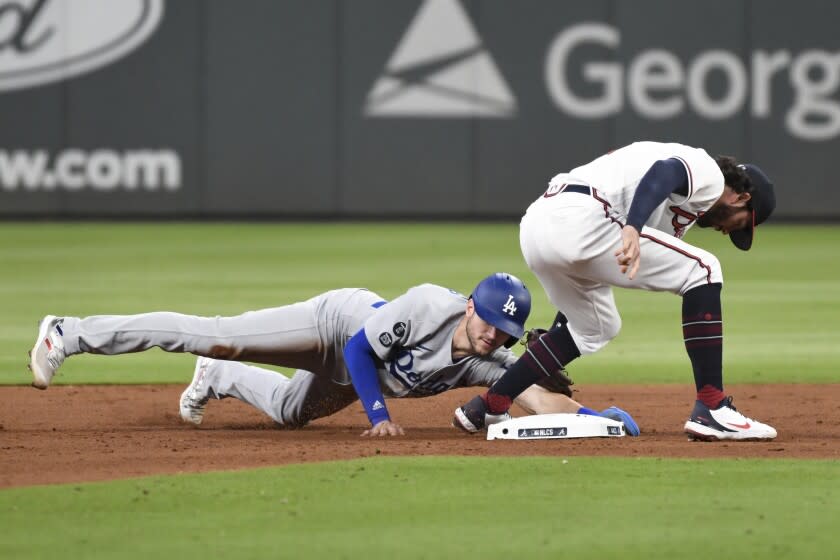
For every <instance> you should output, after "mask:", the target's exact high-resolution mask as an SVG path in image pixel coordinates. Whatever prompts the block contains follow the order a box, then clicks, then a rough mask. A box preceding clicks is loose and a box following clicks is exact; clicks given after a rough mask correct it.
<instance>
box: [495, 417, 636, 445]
mask: <svg viewBox="0 0 840 560" xmlns="http://www.w3.org/2000/svg"><path fill="white" fill-rule="evenodd" d="M624 435H625V432H624V424H623V423H621V422H616V421H615V420H610V419H609V418H603V417H601V416H590V415H588V414H535V415H533V416H522V417H520V418H513V419H511V420H507V421H505V422H499V423H498V424H493V425H492V426H487V439H488V440H490V439H571V438H587V437H624Z"/></svg>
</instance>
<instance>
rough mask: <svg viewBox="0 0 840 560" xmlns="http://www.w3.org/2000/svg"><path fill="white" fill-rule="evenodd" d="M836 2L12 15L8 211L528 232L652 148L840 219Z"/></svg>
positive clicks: (169, 8)
mask: <svg viewBox="0 0 840 560" xmlns="http://www.w3.org/2000/svg"><path fill="white" fill-rule="evenodd" d="M837 21H840V3H836V2H832V1H830V0H823V1H819V0H799V1H797V2H788V1H785V0H752V1H750V0H703V1H688V0H686V1H681V2H673V1H671V0H625V1H618V0H613V1H608V0H587V1H586V2H558V1H554V0H543V1H539V0H530V1H528V2H514V1H511V0H330V1H327V0H287V1H274V0H263V1H259V0H249V1H248V2H236V1H233V0H177V1H175V0H169V1H164V0H86V1H85V2H81V1H79V0H0V216H3V217H6V218H14V217H19V216H49V217H61V216H112V215H131V216H138V217H143V216H149V217H151V216H162V217H240V216H266V217H269V216H278V217H281V216H289V217H382V218H396V217H406V216H408V217H418V218H425V217H475V218H483V217H510V218H514V217H517V216H519V215H520V214H521V213H522V211H523V209H524V208H525V207H526V206H527V204H528V203H529V202H530V201H531V200H532V199H533V198H534V197H536V196H537V195H538V194H539V193H540V192H542V190H543V189H544V187H545V184H546V182H547V180H548V179H549V178H550V177H551V176H552V175H553V174H555V173H556V172H559V171H561V170H566V169H569V168H571V167H572V166H574V165H577V164H579V163H583V162H585V161H588V160H590V159H592V158H594V157H596V156H597V155H599V154H601V153H603V152H605V151H607V150H609V149H612V148H615V147H617V146H621V145H623V144H625V143H629V142H631V141H633V140H637V139H657V140H676V141H681V142H684V143H688V144H694V145H699V146H703V147H706V148H707V150H708V151H709V152H710V153H713V154H717V153H729V154H734V155H737V156H739V157H740V158H741V159H743V160H748V161H755V162H756V163H758V164H760V165H761V166H762V167H764V168H765V170H766V171H767V172H768V174H769V175H770V176H771V177H772V178H773V179H774V181H775V182H776V183H777V189H778V198H779V209H778V215H779V216H781V217H786V218H804V219H811V218H813V219H837V218H840V189H837V188H836V187H835V185H834V184H833V180H832V179H833V177H832V175H831V172H832V170H833V166H832V164H833V163H834V160H835V159H837V157H838V154H840V96H838V90H839V89H840V35H838V34H837V31H836V27H837Z"/></svg>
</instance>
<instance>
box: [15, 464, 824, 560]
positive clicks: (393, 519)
mask: <svg viewBox="0 0 840 560" xmlns="http://www.w3.org/2000/svg"><path fill="white" fill-rule="evenodd" d="M838 483H840V465H838V464H837V463H836V462H830V461H809V462H796V461H786V460H777V461H766V460H720V461H711V460H703V461H698V460H672V461H660V460H656V459H612V460H602V459H597V458H582V457H571V458H569V459H567V460H562V459H558V458H494V459H489V458H488V459H480V458H437V457H425V458H381V457H379V458H375V459H361V460H355V461H348V462H337V463H323V464H311V465H296V466H289V467H285V468H271V469H259V470H253V471H246V472H240V473H208V474H201V475H194V476H172V477H154V478H144V479H135V480H125V481H120V482H112V483H98V484H76V485H62V486H52V487H31V488H19V489H12V490H4V491H0V523H2V527H3V532H2V535H3V536H2V537H0V557H3V558H86V559H95V558H124V559H128V558H150V557H154V556H155V555H157V557H161V558H191V557H207V558H220V559H223V558H314V557H319V558H429V559H436V558H488V559H494V558H561V557H562V558H575V559H577V560H583V559H588V558H595V559H604V558H621V559H622V560H633V559H637V558H638V559H648V558H669V559H673V558H680V559H692V558H698V559H702V560H708V558H709V557H710V556H711V557H720V558H773V559H785V558H797V559H798V558H829V557H831V556H832V555H833V554H834V553H835V552H836V538H835V532H836V531H835V525H836V520H837V519H838V517H840V500H838V499H837V498H838V488H840V486H839V485H838Z"/></svg>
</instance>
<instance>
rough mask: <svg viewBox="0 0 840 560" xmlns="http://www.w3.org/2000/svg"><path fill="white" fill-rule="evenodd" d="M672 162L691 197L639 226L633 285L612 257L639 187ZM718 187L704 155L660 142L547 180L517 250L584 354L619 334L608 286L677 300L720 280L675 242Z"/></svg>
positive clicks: (711, 266)
mask: <svg viewBox="0 0 840 560" xmlns="http://www.w3.org/2000/svg"><path fill="white" fill-rule="evenodd" d="M668 158H675V159H677V160H679V161H681V162H682V163H683V165H685V167H686V171H687V173H688V178H689V185H688V187H689V188H688V195H687V196H683V195H679V194H672V195H671V196H670V197H669V198H668V199H666V200H665V201H664V202H663V203H662V204H660V205H659V206H658V207H657V208H656V209H655V210H654V211H653V213H652V214H651V215H650V217H649V218H648V220H647V221H646V222H645V227H644V228H643V229H642V235H641V239H640V248H641V266H640V268H639V272H638V273H637V275H636V277H635V278H634V279H633V280H630V279H629V278H628V277H627V276H626V275H625V274H622V273H621V271H620V269H619V266H618V264H617V262H616V258H615V252H616V251H618V250H619V249H620V248H621V228H622V227H623V226H624V224H625V223H626V220H627V214H628V212H629V211H630V205H631V203H632V201H633V196H634V195H635V193H636V189H637V187H638V185H639V181H641V179H642V177H643V176H644V175H645V173H647V171H648V169H650V167H651V166H652V165H653V164H654V163H655V162H656V161H658V160H661V159H668ZM723 188H724V179H723V174H722V173H721V171H720V168H719V167H718V165H717V163H716V162H715V160H714V159H712V158H711V157H710V156H709V155H708V154H707V153H706V152H705V151H704V150H701V149H698V148H692V147H690V146H685V145H682V144H675V143H668V144H666V143H659V142H637V143H635V144H631V145H629V146H626V147H624V148H621V149H618V150H615V151H613V152H610V153H609V154H606V155H604V156H601V157H599V158H598V159H596V160H594V161H592V162H591V163H588V164H586V165H582V166H580V167H577V168H575V169H573V170H572V171H571V172H569V173H561V174H559V175H557V176H555V177H554V178H553V179H552V180H551V182H550V183H549V187H548V190H546V192H545V193H544V194H543V195H542V196H540V197H539V198H538V199H537V200H536V201H534V203H533V204H531V206H530V207H529V208H528V210H527V212H526V214H525V216H524V217H523V218H522V223H521V225H520V245H521V248H522V254H523V256H524V257H525V261H526V262H527V263H528V266H529V267H530V268H531V270H532V271H533V272H534V274H535V275H536V276H537V278H538V279H539V281H540V283H541V284H542V286H543V288H544V289H545V291H546V294H547V295H548V297H549V299H550V300H551V302H552V303H553V304H554V305H555V307H557V309H559V310H560V311H562V312H563V313H564V314H565V315H566V317H567V318H568V319H569V330H570V332H571V333H572V337H573V338H574V339H575V343H576V344H577V346H578V348H579V349H580V351H581V353H582V354H591V353H593V352H596V351H598V350H599V349H600V348H602V347H603V346H604V345H606V344H607V342H609V341H610V340H611V339H612V338H613V337H615V335H616V334H618V331H619V329H620V327H621V319H620V316H619V314H618V310H617V309H616V306H615V301H614V298H613V294H612V288H611V287H612V286H619V287H624V288H634V289H643V290H651V291H668V292H672V293H675V294H679V295H683V294H684V293H685V292H686V291H688V290H690V289H691V288H694V287H697V286H699V285H701V284H704V283H713V282H721V283H722V282H723V275H722V272H721V269H720V263H719V261H718V260H717V258H716V257H715V256H714V255H712V254H711V253H709V252H708V251H704V250H702V249H699V248H697V247H694V246H692V245H689V244H688V243H685V242H684V241H682V239H681V238H682V236H683V235H684V234H685V232H686V231H687V230H688V229H689V228H690V227H691V226H692V225H693V224H694V222H695V220H696V219H697V217H698V216H700V215H702V213H703V212H705V211H706V210H708V209H709V208H710V207H711V206H712V205H713V204H714V203H715V201H717V200H718V198H720V196H721V194H722V193H723Z"/></svg>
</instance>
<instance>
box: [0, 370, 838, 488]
mask: <svg viewBox="0 0 840 560" xmlns="http://www.w3.org/2000/svg"><path fill="white" fill-rule="evenodd" d="M691 389H692V388H691V387H688V386H683V385H671V386H661V385H656V386H653V385H651V386H646V385H635V386H629V385H622V386H591V387H586V388H584V389H582V390H581V391H580V392H579V393H577V395H576V397H577V398H578V400H580V401H581V402H584V403H586V404H587V405H588V406H590V407H593V408H599V409H600V408H604V407H607V406H609V405H611V404H617V405H620V406H622V407H623V408H625V409H627V410H628V411H630V412H631V413H632V414H633V415H634V417H635V418H636V420H637V421H638V423H639V425H640V427H641V429H642V436H641V437H638V438H629V437H626V438H621V439H587V440H549V441H492V442H489V441H486V440H485V439H484V438H483V437H481V436H469V435H466V434H462V433H460V432H458V431H456V430H455V429H453V428H451V427H450V426H449V420H450V418H451V415H452V411H453V410H454V408H455V407H456V406H457V405H458V404H460V403H461V402H463V401H465V400H467V399H469V398H470V397H471V396H472V395H474V394H476V392H477V391H476V390H474V389H472V390H466V389H463V390H458V391H452V392H449V393H445V394H443V395H439V396H437V397H434V398H429V399H403V400H391V401H389V408H390V409H391V415H392V417H393V418H394V419H395V420H396V421H397V422H399V423H401V424H402V425H403V426H404V427H405V428H406V433H407V435H406V436H405V437H401V438H384V439H382V438H380V439H375V440H371V439H367V438H361V437H359V434H360V433H361V432H362V430H363V428H364V426H365V424H366V423H367V420H366V418H365V416H364V412H363V411H362V408H361V406H359V405H358V403H357V404H356V405H354V406H351V407H350V408H348V409H346V410H344V411H342V412H341V413H339V414H336V415H335V416H332V417H330V418H325V419H322V420H319V421H317V422H315V423H313V424H312V425H310V426H308V427H306V428H304V429H302V430H283V429H277V428H275V427H274V423H273V422H272V421H271V420H270V419H268V418H267V417H265V416H263V415H262V414H261V413H260V412H258V411H257V410H255V409H253V408H251V407H249V406H247V405H245V404H243V403H241V402H239V401H236V400H235V399H226V400H224V401H211V402H210V404H209V406H208V411H207V415H206V416H205V421H204V424H203V425H202V426H201V427H200V428H195V427H192V426H188V425H185V424H182V423H181V421H180V419H179V417H178V398H179V396H180V393H181V391H182V390H183V386H180V385H179V386H174V385H155V386H78V387H74V386H57V387H51V388H50V389H49V390H47V391H37V390H35V389H32V388H30V387H2V388H0V402H2V403H3V405H2V407H0V450H2V453H0V487H11V486H21V485H30V484H53V483H62V482H80V481H93V480H108V479H117V478H126V477H134V476H143V475H153V474H169V473H179V472H195V471H210V470H226V469H241V468H248V467H260V466H269V465H283V464H287V463H301V462H307V461H323V460H330V459H350V458H356V457H366V456H371V455H378V454H381V455H553V456H569V455H612V456H633V457H636V456H644V457H767V458H779V457H785V458H826V459H838V458H840V424H839V423H838V422H837V418H838V416H840V414H838V413H839V412H840V384H836V385H763V386H762V385H748V386H740V387H739V386H731V387H730V388H729V393H730V394H732V395H734V396H735V404H736V406H740V407H741V408H742V409H743V410H744V411H745V412H746V413H747V415H749V416H754V417H756V418H759V419H761V420H763V421H766V422H768V423H770V424H772V425H773V426H775V427H776V428H777V429H778V431H779V437H778V438H777V439H776V440H775V441H772V442H768V443H756V442H742V443H700V442H689V441H687V439H686V437H685V435H684V434H683V433H682V425H683V423H684V422H685V419H686V417H687V415H688V413H689V412H690V405H691V402H692V398H693V395H692V391H691Z"/></svg>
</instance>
